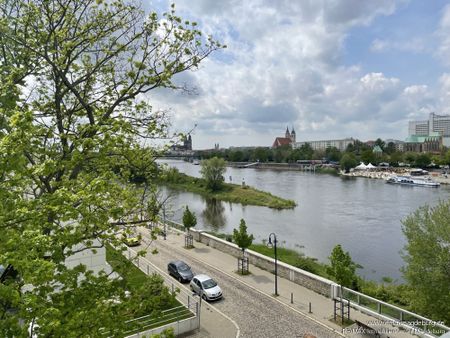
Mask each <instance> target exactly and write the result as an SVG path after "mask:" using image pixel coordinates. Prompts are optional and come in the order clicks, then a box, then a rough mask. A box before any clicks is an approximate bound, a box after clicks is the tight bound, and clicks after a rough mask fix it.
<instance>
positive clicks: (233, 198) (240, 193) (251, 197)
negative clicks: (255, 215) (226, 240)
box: [157, 168, 297, 210]
mask: <svg viewBox="0 0 450 338" xmlns="http://www.w3.org/2000/svg"><path fill="white" fill-rule="evenodd" d="M172 169H173V168H172ZM157 183H159V184H162V185H165V186H167V187H169V188H171V189H175V190H181V191H189V192H193V193H196V194H199V195H202V196H204V197H206V198H214V199H217V200H219V201H225V202H231V203H240V204H243V205H256V206H263V207H268V208H272V209H279V210H280V209H292V208H295V207H296V205H297V204H296V203H295V202H294V201H292V200H288V199H284V198H281V197H278V196H274V195H272V194H271V193H269V192H266V191H261V190H257V189H255V188H252V187H250V186H248V185H245V184H243V185H237V184H231V183H223V184H222V188H221V190H219V191H211V190H209V189H208V188H207V184H206V181H205V180H204V179H202V178H198V177H192V176H189V175H186V174H183V173H180V172H178V171H177V172H174V171H173V170H172V171H171V172H170V175H163V178H162V179H159V180H158V181H157Z"/></svg>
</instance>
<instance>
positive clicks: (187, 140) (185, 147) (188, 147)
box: [172, 134, 192, 152]
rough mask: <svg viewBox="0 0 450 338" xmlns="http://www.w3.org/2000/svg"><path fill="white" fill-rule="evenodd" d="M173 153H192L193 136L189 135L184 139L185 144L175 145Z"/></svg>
mask: <svg viewBox="0 0 450 338" xmlns="http://www.w3.org/2000/svg"><path fill="white" fill-rule="evenodd" d="M172 150H173V151H178V152H180V151H190V150H192V136H191V134H188V135H187V136H185V137H184V138H183V144H182V145H181V144H175V145H173V146H172Z"/></svg>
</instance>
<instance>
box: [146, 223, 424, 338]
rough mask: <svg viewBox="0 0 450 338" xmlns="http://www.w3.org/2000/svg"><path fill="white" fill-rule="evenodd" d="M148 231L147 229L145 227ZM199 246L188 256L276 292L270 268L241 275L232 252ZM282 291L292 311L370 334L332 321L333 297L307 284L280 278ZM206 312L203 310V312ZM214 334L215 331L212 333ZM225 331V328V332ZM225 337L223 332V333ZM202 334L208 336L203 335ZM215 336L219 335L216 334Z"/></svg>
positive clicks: (170, 239) (175, 235) (172, 242)
mask: <svg viewBox="0 0 450 338" xmlns="http://www.w3.org/2000/svg"><path fill="white" fill-rule="evenodd" d="M142 231H144V232H145V231H146V230H142ZM158 245H163V246H165V247H168V248H170V247H173V248H180V247H183V246H184V235H183V233H180V232H179V231H178V230H176V229H171V230H170V231H169V232H168V235H167V240H163V239H162V238H160V239H158ZM194 246H195V248H193V249H190V250H185V254H186V256H189V257H190V258H191V259H195V260H198V261H201V262H203V263H205V264H207V265H209V266H210V267H211V268H214V269H217V270H219V271H221V272H223V273H226V274H228V275H229V276H230V277H232V278H235V279H237V280H239V281H241V282H242V283H245V284H246V285H247V286H249V287H251V288H253V289H255V290H257V291H258V292H260V293H262V294H264V295H266V296H267V297H272V298H273V294H274V275H273V274H272V273H270V272H268V271H265V270H262V269H260V268H258V267H256V266H253V265H250V272H251V274H250V275H247V276H242V275H239V274H237V273H236V272H235V271H236V270H237V259H236V258H235V257H233V256H231V255H229V254H226V253H224V252H221V251H219V250H216V249H213V248H211V247H209V246H206V245H205V244H202V243H199V242H195V241H194ZM278 293H279V296H278V297H276V300H277V301H278V302H280V303H282V304H284V305H286V306H288V307H290V308H291V309H292V310H295V311H299V312H301V313H302V314H303V315H304V316H306V317H307V318H309V319H310V320H311V321H314V322H316V323H317V324H320V325H323V326H326V327H328V328H331V329H332V330H334V331H335V332H336V333H339V334H341V335H342V336H345V337H369V336H370V335H367V332H363V330H361V329H359V330H358V329H357V327H356V325H354V326H352V327H348V328H346V329H344V330H343V329H342V328H341V327H340V326H339V325H338V324H336V323H334V322H333V321H332V318H333V302H332V300H331V299H330V298H326V297H324V296H322V295H320V294H318V293H315V292H313V291H311V290H309V289H307V288H305V287H302V286H300V285H298V284H295V283H293V282H291V281H289V280H287V279H284V278H280V277H279V278H278ZM202 315H203V312H202ZM350 318H351V319H352V320H355V319H356V320H358V321H360V322H362V323H370V321H374V320H376V319H375V318H373V317H370V316H368V315H365V314H362V313H360V312H359V311H356V310H354V309H351V313H350ZM204 319H206V318H205V317H203V318H202V326H203V324H204V323H205V322H206V320H204ZM371 327H373V328H374V329H376V330H378V331H379V332H381V333H382V334H381V337H391V338H394V337H398V338H403V337H415V336H414V335H412V334H410V333H409V332H406V331H404V330H401V329H399V328H397V327H393V326H390V325H371ZM211 333H212V332H211ZM223 333H224V332H223V331H222V334H223ZM220 336H222V335H220ZM198 337H204V336H201V335H199V336H198ZM211 337H216V336H215V335H214V334H213V335H212V336H211Z"/></svg>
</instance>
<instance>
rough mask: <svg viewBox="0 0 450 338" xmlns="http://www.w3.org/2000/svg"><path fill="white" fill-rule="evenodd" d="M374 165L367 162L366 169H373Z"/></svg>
mask: <svg viewBox="0 0 450 338" xmlns="http://www.w3.org/2000/svg"><path fill="white" fill-rule="evenodd" d="M375 168H376V167H375V166H374V165H373V164H372V163H369V164H368V165H366V169H375Z"/></svg>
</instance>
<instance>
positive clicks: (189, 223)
mask: <svg viewBox="0 0 450 338" xmlns="http://www.w3.org/2000/svg"><path fill="white" fill-rule="evenodd" d="M196 224H197V217H196V216H195V213H193V212H191V211H190V210H189V207H188V206H186V209H185V210H184V212H183V225H184V228H185V229H186V230H187V232H188V233H189V229H190V228H192V227H195V225H196Z"/></svg>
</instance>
